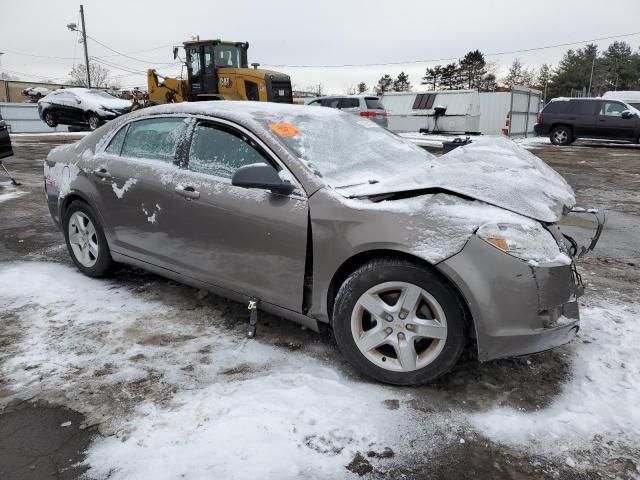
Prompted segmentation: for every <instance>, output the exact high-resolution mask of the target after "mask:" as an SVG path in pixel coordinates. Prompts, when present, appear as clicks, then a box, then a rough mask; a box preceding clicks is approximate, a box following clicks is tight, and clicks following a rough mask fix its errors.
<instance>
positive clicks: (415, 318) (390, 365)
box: [333, 259, 467, 385]
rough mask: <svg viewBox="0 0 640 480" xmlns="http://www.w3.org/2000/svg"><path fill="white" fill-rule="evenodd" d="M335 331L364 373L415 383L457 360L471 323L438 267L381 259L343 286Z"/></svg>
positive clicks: (341, 345)
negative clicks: (435, 271) (437, 270)
mask: <svg viewBox="0 0 640 480" xmlns="http://www.w3.org/2000/svg"><path fill="white" fill-rule="evenodd" d="M333 331H334V335H335V338H336V342H337V344H338V347H339V348H340V351H341V352H342V354H343V355H344V356H345V357H346V358H347V360H349V362H351V363H352V364H353V365H354V366H355V367H356V368H358V370H360V371H361V372H362V373H364V374H366V375H368V376H370V377H372V378H374V379H376V380H379V381H382V382H386V383H391V384H396V385H416V384H422V383H428V382H430V381H433V380H435V379H436V378H438V377H440V376H442V375H443V374H445V373H446V372H447V371H449V369H451V368H452V367H453V366H454V365H455V363H456V362H457V361H458V359H459V358H460V355H461V354H462V351H463V350H464V346H465V343H466V331H467V328H466V322H465V313H464V308H463V307H462V305H461V304H460V301H459V298H458V296H457V295H456V294H455V293H454V292H453V291H452V289H451V286H450V285H448V284H447V283H446V282H445V281H443V280H442V279H441V278H440V277H439V276H438V275H437V274H436V273H434V272H431V271H429V270H427V269H425V268H423V267H421V266H419V265H416V264H413V263H411V262H408V261H404V260H397V259H381V260H375V261H373V262H370V263H367V264H365V265H363V266H362V267H360V268H359V269H357V270H356V271H355V272H353V273H352V274H351V275H350V276H349V277H348V278H347V280H346V281H345V282H344V283H343V285H342V286H341V287H340V290H339V292H338V295H337V296H336V301H335V305H334V311H333Z"/></svg>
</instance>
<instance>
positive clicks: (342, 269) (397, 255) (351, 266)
mask: <svg viewBox="0 0 640 480" xmlns="http://www.w3.org/2000/svg"><path fill="white" fill-rule="evenodd" d="M382 258H389V259H396V260H404V261H407V262H410V263H413V264H416V265H418V266H420V267H422V268H424V269H427V270H429V271H430V272H432V273H434V274H435V275H436V276H438V278H440V279H441V280H442V282H443V283H445V284H446V285H449V286H450V287H451V291H452V292H454V295H455V296H456V298H457V299H458V302H459V303H460V305H462V308H463V310H464V314H465V320H466V322H467V325H468V326H474V325H473V318H472V315H471V309H470V307H469V304H468V303H467V300H466V298H465V297H464V295H463V294H462V292H461V290H460V289H459V288H458V286H457V285H456V284H455V283H454V282H453V281H452V280H451V279H450V278H449V277H448V276H446V275H445V274H444V273H442V272H441V271H440V270H438V268H437V267H436V266H435V265H434V264H432V263H430V262H428V261H426V260H425V259H423V258H420V257H418V256H415V255H412V254H410V253H407V252H403V251H400V250H391V249H374V250H365V251H363V252H358V253H356V254H354V255H352V256H351V257H349V258H348V259H346V260H345V261H344V262H343V263H342V264H341V265H340V266H339V267H338V269H337V270H336V272H335V273H334V274H333V277H332V278H331V281H330V282H329V287H328V291H327V315H328V317H329V324H332V323H333V306H334V303H335V299H336V295H337V294H338V290H339V289H340V286H341V285H342V284H343V283H344V281H345V280H346V279H347V277H348V276H349V275H350V274H351V273H353V272H354V271H356V270H357V269H358V268H360V267H361V266H362V265H364V264H365V263H369V262H371V261H373V260H377V259H382ZM469 332H475V330H474V329H469Z"/></svg>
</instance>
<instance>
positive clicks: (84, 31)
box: [80, 5, 591, 88]
mask: <svg viewBox="0 0 640 480" xmlns="http://www.w3.org/2000/svg"><path fill="white" fill-rule="evenodd" d="M80 21H81V23H82V43H83V44H84V64H85V65H86V67H87V87H89V88H91V72H90V71H89V52H88V51H87V27H86V26H85V24H84V7H83V6H82V5H80ZM589 88H591V87H589Z"/></svg>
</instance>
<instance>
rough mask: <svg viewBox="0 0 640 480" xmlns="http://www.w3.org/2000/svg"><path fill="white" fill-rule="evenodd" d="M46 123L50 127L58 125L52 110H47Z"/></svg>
mask: <svg viewBox="0 0 640 480" xmlns="http://www.w3.org/2000/svg"><path fill="white" fill-rule="evenodd" d="M44 123H46V124H47V125H48V126H50V127H55V126H56V122H55V119H54V118H53V114H51V112H47V113H46V114H45V116H44Z"/></svg>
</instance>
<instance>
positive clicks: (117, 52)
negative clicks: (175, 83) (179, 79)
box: [87, 35, 175, 65]
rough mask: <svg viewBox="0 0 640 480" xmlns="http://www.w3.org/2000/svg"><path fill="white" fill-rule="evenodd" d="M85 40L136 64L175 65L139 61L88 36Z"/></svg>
mask: <svg viewBox="0 0 640 480" xmlns="http://www.w3.org/2000/svg"><path fill="white" fill-rule="evenodd" d="M87 38H89V39H91V40H92V41H94V42H96V43H97V44H98V45H100V46H102V47H104V48H106V49H107V50H110V51H112V52H114V53H115V54H117V55H120V56H122V57H125V58H128V59H130V60H135V61H136V62H141V63H145V64H147V65H171V64H172V63H175V62H167V63H153V62H149V61H147V60H141V59H139V58H136V57H132V56H131V55H127V54H126V53H122V52H119V51H117V50H115V49H113V48H111V47H110V46H108V45H105V44H104V43H102V42H101V41H99V40H96V39H95V38H93V37H91V36H89V35H87ZM114 56H115V55H114ZM94 58H96V57H94ZM98 58H104V57H98Z"/></svg>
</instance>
